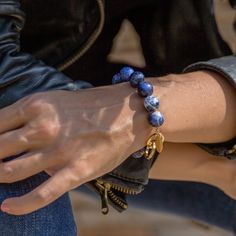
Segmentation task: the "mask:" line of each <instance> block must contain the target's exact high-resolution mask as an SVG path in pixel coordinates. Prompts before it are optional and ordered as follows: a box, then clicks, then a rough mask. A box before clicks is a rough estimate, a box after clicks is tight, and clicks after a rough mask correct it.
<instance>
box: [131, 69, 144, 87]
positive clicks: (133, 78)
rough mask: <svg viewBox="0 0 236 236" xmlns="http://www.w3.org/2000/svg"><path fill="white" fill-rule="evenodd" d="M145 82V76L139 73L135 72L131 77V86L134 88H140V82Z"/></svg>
mask: <svg viewBox="0 0 236 236" xmlns="http://www.w3.org/2000/svg"><path fill="white" fill-rule="evenodd" d="M142 81H144V74H143V73H142V72H139V71H135V72H134V73H133V74H132V75H131V76H130V80H129V82H130V85H131V86H132V87H134V88H136V87H137V86H138V84H139V83H140V82H142Z"/></svg>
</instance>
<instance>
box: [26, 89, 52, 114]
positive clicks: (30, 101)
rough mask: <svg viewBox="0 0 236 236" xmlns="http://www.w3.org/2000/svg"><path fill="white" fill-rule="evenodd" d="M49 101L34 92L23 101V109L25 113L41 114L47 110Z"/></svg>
mask: <svg viewBox="0 0 236 236" xmlns="http://www.w3.org/2000/svg"><path fill="white" fill-rule="evenodd" d="M47 107H48V103H47V102H46V100H45V99H44V98H43V97H42V95H40V94H34V95H31V96H29V97H27V98H26V99H25V100H24V103H23V108H22V109H23V111H24V113H25V114H30V115H39V114H41V113H42V112H45V110H47Z"/></svg>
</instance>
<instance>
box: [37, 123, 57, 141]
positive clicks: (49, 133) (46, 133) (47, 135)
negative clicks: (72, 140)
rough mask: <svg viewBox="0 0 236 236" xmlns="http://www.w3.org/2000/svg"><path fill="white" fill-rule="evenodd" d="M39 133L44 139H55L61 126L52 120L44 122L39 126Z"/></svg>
mask: <svg viewBox="0 0 236 236" xmlns="http://www.w3.org/2000/svg"><path fill="white" fill-rule="evenodd" d="M37 131H38V132H37V134H38V135H39V136H40V137H41V138H44V139H53V138H55V137H56V136H57V134H58V132H59V127H58V125H57V124H54V123H53V122H51V121H48V122H42V123H41V124H40V126H39V127H38V130H37Z"/></svg>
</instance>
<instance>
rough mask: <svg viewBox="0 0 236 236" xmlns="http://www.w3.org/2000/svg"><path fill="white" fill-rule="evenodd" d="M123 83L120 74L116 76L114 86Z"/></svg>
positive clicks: (113, 80)
mask: <svg viewBox="0 0 236 236" xmlns="http://www.w3.org/2000/svg"><path fill="white" fill-rule="evenodd" d="M121 82H122V79H121V76H120V74H119V73H118V74H116V75H114V76H113V77H112V84H119V83H121Z"/></svg>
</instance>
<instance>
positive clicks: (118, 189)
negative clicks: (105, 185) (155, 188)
mask: <svg viewBox="0 0 236 236" xmlns="http://www.w3.org/2000/svg"><path fill="white" fill-rule="evenodd" d="M111 187H112V188H113V189H115V190H117V191H120V192H122V193H126V194H130V195H137V194H138V193H139V191H135V190H133V189H128V188H123V187H121V186H118V185H115V184H111Z"/></svg>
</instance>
